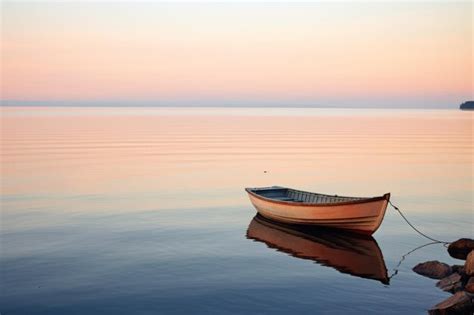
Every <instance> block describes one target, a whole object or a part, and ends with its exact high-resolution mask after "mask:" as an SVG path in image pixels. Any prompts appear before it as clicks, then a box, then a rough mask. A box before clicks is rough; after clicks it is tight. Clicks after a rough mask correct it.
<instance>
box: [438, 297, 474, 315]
mask: <svg viewBox="0 0 474 315" xmlns="http://www.w3.org/2000/svg"><path fill="white" fill-rule="evenodd" d="M473 299H474V296H473V295H471V294H469V293H466V292H464V291H459V292H456V293H455V294H454V295H453V296H451V297H449V298H447V299H446V300H444V301H443V302H441V303H438V304H436V305H435V306H434V307H433V308H432V309H430V310H429V314H430V315H444V314H472V312H473V311H474V305H473Z"/></svg>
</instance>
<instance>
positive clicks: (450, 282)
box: [436, 273, 462, 293]
mask: <svg viewBox="0 0 474 315" xmlns="http://www.w3.org/2000/svg"><path fill="white" fill-rule="evenodd" d="M461 278H462V277H461V275H460V274H459V273H453V274H451V275H449V276H447V277H445V278H443V279H441V280H440V281H438V283H436V286H437V287H438V288H440V289H441V290H443V291H446V292H451V293H454V292H457V291H460V290H461V289H462V282H461Z"/></svg>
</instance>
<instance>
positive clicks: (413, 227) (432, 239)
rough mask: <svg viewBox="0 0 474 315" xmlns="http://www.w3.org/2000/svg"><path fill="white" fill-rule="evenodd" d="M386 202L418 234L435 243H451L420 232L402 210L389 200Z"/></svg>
mask: <svg viewBox="0 0 474 315" xmlns="http://www.w3.org/2000/svg"><path fill="white" fill-rule="evenodd" d="M388 203H389V204H390V205H391V206H392V207H393V209H395V210H397V211H398V213H400V215H401V216H402V218H403V219H404V220H405V222H406V223H408V225H409V226H410V227H411V228H412V229H413V230H415V232H417V233H418V234H420V235H421V236H423V237H425V238H427V239H429V240H431V241H433V242H436V243H442V244H445V245H447V244H451V242H446V241H440V240H437V239H435V238H432V237H430V236H428V235H426V234H425V233H423V232H421V231H420V230H418V229H417V228H416V227H415V226H414V225H413V224H411V223H410V221H408V219H407V218H406V217H405V215H404V214H403V213H402V211H401V210H400V209H399V208H398V207H397V206H395V205H394V204H393V203H392V202H391V201H390V200H389V201H388Z"/></svg>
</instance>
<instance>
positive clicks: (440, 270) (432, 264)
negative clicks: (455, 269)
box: [413, 260, 452, 279]
mask: <svg viewBox="0 0 474 315" xmlns="http://www.w3.org/2000/svg"><path fill="white" fill-rule="evenodd" d="M413 271H414V272H416V273H417V274H419V275H422V276H425V277H429V278H432V279H441V278H444V277H447V276H449V275H450V274H451V273H452V270H451V267H450V266H449V265H447V264H445V263H442V262H439V261H437V260H434V261H427V262H424V263H421V264H418V265H416V266H415V267H413Z"/></svg>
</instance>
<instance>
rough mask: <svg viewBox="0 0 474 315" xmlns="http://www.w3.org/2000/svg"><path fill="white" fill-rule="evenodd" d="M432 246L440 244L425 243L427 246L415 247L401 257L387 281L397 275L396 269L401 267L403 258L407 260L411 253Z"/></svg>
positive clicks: (436, 242)
mask: <svg viewBox="0 0 474 315" xmlns="http://www.w3.org/2000/svg"><path fill="white" fill-rule="evenodd" d="M433 244H440V242H438V241H434V242H430V243H427V244H423V245H420V246H418V247H415V248H414V249H412V250H410V251H409V252H407V253H406V254H404V255H402V258H401V259H400V260H399V261H398V264H397V265H396V266H395V268H393V273H392V274H391V275H390V276H389V277H388V279H389V280H391V279H392V278H393V277H395V276H396V275H397V274H398V269H399V268H400V266H401V265H402V262H403V261H404V260H405V258H407V256H408V255H410V254H411V253H413V252H416V251H417V250H419V249H422V248H423V247H426V246H430V245H433Z"/></svg>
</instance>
